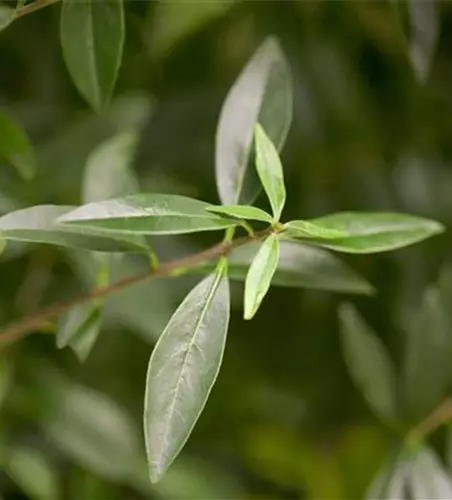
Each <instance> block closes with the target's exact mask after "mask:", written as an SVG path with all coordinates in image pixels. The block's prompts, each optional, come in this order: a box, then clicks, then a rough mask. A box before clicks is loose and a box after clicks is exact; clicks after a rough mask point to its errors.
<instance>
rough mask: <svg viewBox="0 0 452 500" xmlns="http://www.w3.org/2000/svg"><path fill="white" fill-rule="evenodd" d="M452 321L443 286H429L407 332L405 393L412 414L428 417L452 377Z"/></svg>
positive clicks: (410, 415) (407, 408)
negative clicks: (451, 320)
mask: <svg viewBox="0 0 452 500" xmlns="http://www.w3.org/2000/svg"><path fill="white" fill-rule="evenodd" d="M451 359H452V325H451V323H450V320H449V318H448V316H447V310H446V306H445V305H444V304H443V303H442V300H441V296H440V293H439V290H438V289H437V288H436V287H431V288H429V289H428V290H427V291H426V292H425V294H424V296H423V299H422V305H421V307H420V309H419V311H418V312H416V313H415V315H414V317H413V322H412V326H411V328H410V331H409V332H407V336H406V349H405V364H404V383H403V393H402V397H403V398H404V403H405V410H406V412H407V414H408V416H409V417H411V418H413V419H415V420H417V419H422V418H424V417H425V416H426V415H427V414H428V413H430V412H431V411H432V410H433V409H434V408H435V406H436V405H438V404H439V403H440V402H441V400H442V399H443V397H445V395H446V392H447V389H448V388H449V386H450V382H451V381H452V368H451V363H450V360H451Z"/></svg>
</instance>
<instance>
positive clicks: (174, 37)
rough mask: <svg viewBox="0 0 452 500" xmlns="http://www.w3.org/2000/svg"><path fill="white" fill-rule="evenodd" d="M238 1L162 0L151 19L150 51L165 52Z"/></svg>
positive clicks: (160, 54)
mask: <svg viewBox="0 0 452 500" xmlns="http://www.w3.org/2000/svg"><path fill="white" fill-rule="evenodd" d="M235 3H236V0H215V2H205V1H202V0H201V1H199V0H198V1H196V0H195V1H190V2H166V1H165V0H163V1H160V2H159V3H158V4H157V6H156V8H155V11H154V12H152V18H150V20H149V23H148V31H149V34H146V40H147V42H148V46H149V52H150V54H151V55H153V56H156V57H159V56H162V55H165V54H166V52H168V51H169V50H171V49H172V48H173V47H174V46H175V45H177V44H178V43H180V42H181V41H182V40H184V39H185V38H187V37H189V36H190V35H191V34H192V33H194V32H196V31H197V30H199V29H200V28H202V27H203V26H206V25H207V24H209V23H210V22H212V21H214V20H216V19H218V18H219V17H221V16H222V15H223V14H225V13H226V12H227V11H228V9H229V8H230V7H232V6H233V5H234V4H235Z"/></svg>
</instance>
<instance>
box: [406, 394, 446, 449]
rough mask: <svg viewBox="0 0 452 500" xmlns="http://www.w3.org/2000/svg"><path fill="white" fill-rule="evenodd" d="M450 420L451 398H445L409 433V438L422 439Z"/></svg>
mask: <svg viewBox="0 0 452 500" xmlns="http://www.w3.org/2000/svg"><path fill="white" fill-rule="evenodd" d="M451 419H452V397H451V398H447V399H446V400H445V401H443V402H442V403H441V404H440V405H439V406H438V407H437V408H435V409H434V410H433V411H432V413H430V414H429V415H428V416H427V417H426V418H425V419H424V420H423V421H422V422H421V423H420V424H419V425H418V426H417V427H416V428H414V429H413V430H412V431H411V432H410V433H409V436H408V437H409V438H410V437H412V438H414V439H415V440H419V439H423V438H424V437H426V436H428V435H429V434H431V433H432V432H433V431H435V430H436V429H438V427H440V426H441V425H442V424H444V423H445V422H447V421H449V420H451Z"/></svg>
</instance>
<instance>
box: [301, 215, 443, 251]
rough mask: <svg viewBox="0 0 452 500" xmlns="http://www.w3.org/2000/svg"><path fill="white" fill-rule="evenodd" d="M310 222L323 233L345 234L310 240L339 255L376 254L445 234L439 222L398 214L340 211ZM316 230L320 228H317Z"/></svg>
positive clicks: (311, 242)
mask: <svg viewBox="0 0 452 500" xmlns="http://www.w3.org/2000/svg"><path fill="white" fill-rule="evenodd" d="M307 222H309V223H311V224H313V226H317V227H318V231H319V234H320V232H321V231H323V230H334V231H339V232H343V233H345V234H346V236H344V237H342V238H338V237H334V238H332V239H331V241H329V239H327V238H326V237H322V238H319V239H314V238H312V239H310V241H309V243H310V244H315V245H319V246H322V247H325V248H330V249H331V250H336V251H337V252H346V253H377V252H386V251H388V250H395V249H398V248H402V247H405V246H408V245H412V244H414V243H417V242H419V241H422V240H425V239H426V238H429V237H430V236H433V235H435V234H439V233H441V232H443V231H444V227H443V226H442V225H441V224H440V223H439V222H436V221H433V220H430V219H424V218H421V217H415V216H413V215H406V214H398V213H385V212H375V213H363V212H339V213H337V214H332V215H326V216H324V217H319V218H316V219H310V220H308V221H307ZM316 230H317V229H316Z"/></svg>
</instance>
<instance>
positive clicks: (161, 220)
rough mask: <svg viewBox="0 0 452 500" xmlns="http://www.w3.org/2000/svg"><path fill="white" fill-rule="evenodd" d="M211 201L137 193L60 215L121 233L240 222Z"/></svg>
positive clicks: (63, 219)
mask: <svg viewBox="0 0 452 500" xmlns="http://www.w3.org/2000/svg"><path fill="white" fill-rule="evenodd" d="M208 207H209V204H208V203H205V202H203V201H200V200H195V199H193V198H187V197H185V196H179V195H170V194H137V195H131V196H125V197H124V198H118V199H114V200H106V201H100V202H95V203H88V204H87V205H83V206H81V207H79V208H77V209H75V210H73V211H72V212H70V213H68V214H66V215H65V216H64V217H61V218H60V219H59V220H60V222H62V223H64V224H65V225H67V226H80V227H82V226H84V227H88V228H95V229H96V230H100V231H105V232H106V233H113V234H121V233H130V234H181V233H193V232H196V231H213V230H219V229H224V228H227V227H232V226H235V225H237V221H236V220H228V219H225V218H223V217H220V216H218V215H215V214H212V213H209V212H207V210H206V208H208Z"/></svg>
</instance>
